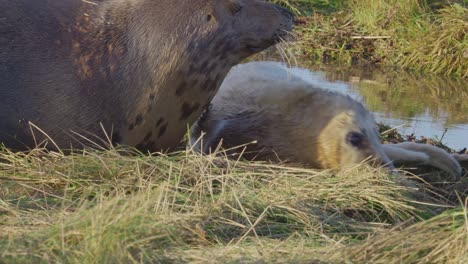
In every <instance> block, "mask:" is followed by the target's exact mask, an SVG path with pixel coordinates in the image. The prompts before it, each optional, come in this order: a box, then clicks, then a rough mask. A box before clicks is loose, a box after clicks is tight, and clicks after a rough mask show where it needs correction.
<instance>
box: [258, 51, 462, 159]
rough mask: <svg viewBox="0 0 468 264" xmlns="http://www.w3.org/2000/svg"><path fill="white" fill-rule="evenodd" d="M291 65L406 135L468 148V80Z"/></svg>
mask: <svg viewBox="0 0 468 264" xmlns="http://www.w3.org/2000/svg"><path fill="white" fill-rule="evenodd" d="M260 59H261V60H268V59H265V58H260ZM256 60H259V59H258V58H257V59H256ZM269 60H272V59H269ZM274 60H276V61H278V59H274ZM290 64H292V65H295V66H297V67H303V68H307V69H309V70H310V71H313V72H312V73H310V72H308V71H304V74H302V75H303V76H305V78H307V79H309V80H310V81H311V82H313V83H316V84H318V85H320V86H321V87H323V88H326V89H330V90H334V91H338V92H342V93H345V94H348V95H350V96H352V97H353V98H356V99H358V100H359V101H361V102H363V103H364V104H365V105H366V106H367V108H368V109H369V110H370V111H372V112H373V113H374V116H375V118H376V120H377V122H383V123H384V124H387V125H390V126H392V127H397V128H398V131H399V132H400V133H401V134H402V135H409V134H413V133H414V135H415V136H416V137H417V138H419V137H421V136H424V137H430V138H437V139H442V142H443V143H444V144H446V145H447V146H448V147H450V148H453V149H455V150H460V149H462V148H465V147H468V80H466V79H462V78H458V79H450V78H446V77H443V76H434V75H421V74H416V73H409V72H405V71H394V70H383V69H377V68H369V67H367V68H366V67H352V68H349V67H347V68H342V69H340V68H338V67H327V66H325V67H324V66H322V67H320V68H318V67H317V66H310V65H309V66H308V65H307V64H305V63H304V64H301V63H300V62H299V63H297V62H296V63H290Z"/></svg>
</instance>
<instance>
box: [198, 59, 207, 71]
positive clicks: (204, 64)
mask: <svg viewBox="0 0 468 264" xmlns="http://www.w3.org/2000/svg"><path fill="white" fill-rule="evenodd" d="M207 66H208V60H205V61H204V62H203V63H202V64H201V65H200V71H201V72H205V70H206V67H207Z"/></svg>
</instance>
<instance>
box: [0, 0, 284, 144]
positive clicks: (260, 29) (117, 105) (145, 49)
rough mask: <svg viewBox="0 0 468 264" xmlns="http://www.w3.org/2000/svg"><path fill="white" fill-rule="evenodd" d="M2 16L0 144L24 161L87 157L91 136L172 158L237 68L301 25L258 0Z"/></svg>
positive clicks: (37, 7) (98, 3) (118, 0)
mask: <svg viewBox="0 0 468 264" xmlns="http://www.w3.org/2000/svg"><path fill="white" fill-rule="evenodd" d="M0 6H1V7H2V8H1V10H0V80H1V83H0V143H3V144H4V145H6V146H7V147H9V148H13V149H16V150H22V149H28V148H32V147H35V146H36V145H37V144H39V143H40V142H42V141H44V140H45V141H48V144H47V145H46V147H47V148H54V146H52V144H51V143H52V142H53V143H54V145H55V146H57V147H58V148H69V147H73V148H80V147H82V144H83V143H84V144H88V142H87V140H86V139H84V137H87V138H89V139H90V140H92V141H94V140H97V139H96V138H94V137H93V136H96V137H99V138H105V137H106V136H108V137H109V141H111V142H112V143H114V144H116V143H119V144H125V145H130V146H136V147H137V148H139V149H141V150H145V151H146V150H149V151H159V150H165V149H167V148H171V147H174V146H176V145H177V144H178V142H179V141H180V139H181V138H182V136H183V135H184V134H185V133H186V131H187V125H190V124H191V123H193V122H194V121H195V120H196V119H197V118H198V117H199V115H200V114H201V112H202V111H203V108H204V107H205V106H206V105H207V104H208V103H209V102H210V100H211V99H212V97H213V96H214V94H215V93H216V91H217V89H218V88H219V85H220V84H221V82H222V80H223V79H224V77H225V75H226V74H227V72H228V71H229V70H230V68H231V67H232V66H233V65H236V64H237V63H239V62H240V61H241V60H242V59H244V58H246V57H248V56H250V55H252V54H254V53H256V52H259V51H261V50H263V49H265V48H267V47H269V46H271V45H273V44H275V43H277V42H278V41H280V40H281V39H282V38H284V37H285V36H286V35H287V34H288V31H290V30H292V25H293V16H292V14H291V13H290V12H289V11H287V10H286V9H283V8H281V7H278V6H275V5H273V4H270V3H266V2H263V1H258V0H191V1H182V0H90V1H84V0H60V1H59V0H0ZM103 130H104V131H105V132H106V135H104V132H103ZM81 136H83V138H82V137H81ZM96 142H99V141H96ZM42 146H43V145H42Z"/></svg>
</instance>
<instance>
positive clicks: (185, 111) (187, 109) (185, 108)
mask: <svg viewBox="0 0 468 264" xmlns="http://www.w3.org/2000/svg"><path fill="white" fill-rule="evenodd" d="M198 108H200V104H199V103H195V104H194V105H193V106H190V104H188V103H184V104H183V105H182V114H181V115H180V118H179V120H185V119H187V118H188V117H189V116H190V115H191V114H192V113H193V112H194V111H196V110H198Z"/></svg>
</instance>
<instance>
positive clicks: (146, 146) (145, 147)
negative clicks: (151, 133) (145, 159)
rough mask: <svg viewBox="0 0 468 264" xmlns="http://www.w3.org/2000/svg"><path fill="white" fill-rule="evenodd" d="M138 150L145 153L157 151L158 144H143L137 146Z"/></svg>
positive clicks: (151, 142)
mask: <svg viewBox="0 0 468 264" xmlns="http://www.w3.org/2000/svg"><path fill="white" fill-rule="evenodd" d="M135 148H136V149H138V150H139V151H141V152H145V151H148V150H149V151H156V148H157V147H156V142H154V141H149V142H141V143H139V144H138V145H136V146H135Z"/></svg>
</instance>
